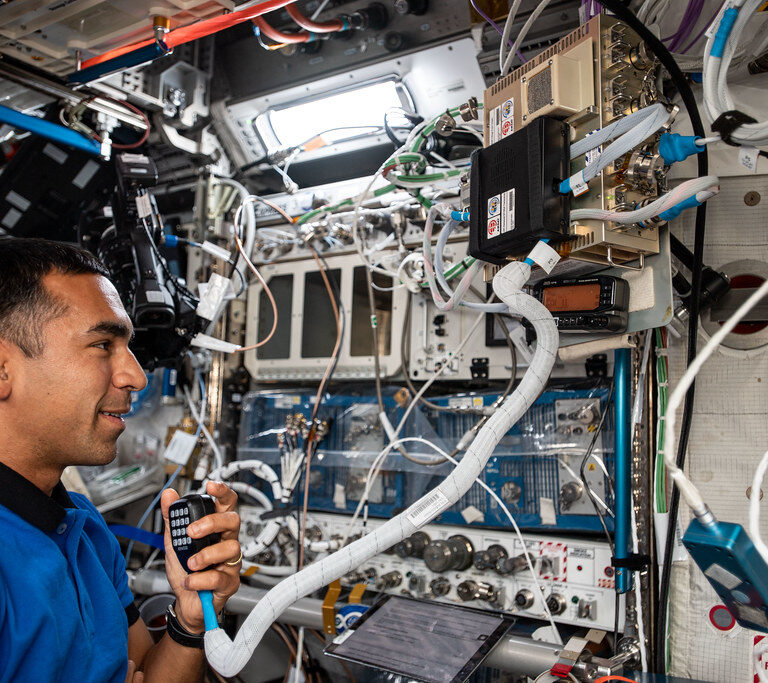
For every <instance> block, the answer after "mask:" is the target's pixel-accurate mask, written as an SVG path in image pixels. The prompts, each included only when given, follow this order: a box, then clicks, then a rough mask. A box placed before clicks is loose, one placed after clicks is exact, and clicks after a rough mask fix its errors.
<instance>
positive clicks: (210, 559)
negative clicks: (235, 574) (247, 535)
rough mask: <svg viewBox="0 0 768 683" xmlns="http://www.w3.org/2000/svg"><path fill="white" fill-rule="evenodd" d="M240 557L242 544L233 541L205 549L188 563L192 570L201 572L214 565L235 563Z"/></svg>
mask: <svg viewBox="0 0 768 683" xmlns="http://www.w3.org/2000/svg"><path fill="white" fill-rule="evenodd" d="M239 556H240V544H239V543H238V542H237V541H236V540H234V539H232V540H228V541H222V542H221V543H216V544H215V545H210V546H208V547H207V548H203V549H202V550H201V551H200V552H199V553H197V554H196V555H193V556H192V557H190V558H189V560H188V561H187V566H188V567H189V568H190V569H194V570H199V569H205V568H206V567H210V566H211V565H214V564H222V563H224V562H234V561H235V560H236V559H237V558H238V557H239ZM230 566H233V565H230Z"/></svg>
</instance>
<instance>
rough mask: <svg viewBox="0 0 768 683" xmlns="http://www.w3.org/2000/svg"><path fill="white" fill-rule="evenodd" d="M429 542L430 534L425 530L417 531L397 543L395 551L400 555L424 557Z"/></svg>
mask: <svg viewBox="0 0 768 683" xmlns="http://www.w3.org/2000/svg"><path fill="white" fill-rule="evenodd" d="M428 543H429V536H427V534H425V533H424V532H423V531H417V532H416V533H415V534H412V535H411V536H409V537H408V538H406V539H403V540H402V541H400V543H396V544H395V552H396V553H397V554H398V555H399V556H400V557H403V558H405V557H424V549H425V548H426V547H427V544H428Z"/></svg>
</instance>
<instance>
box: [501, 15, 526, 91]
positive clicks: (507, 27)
mask: <svg viewBox="0 0 768 683" xmlns="http://www.w3.org/2000/svg"><path fill="white" fill-rule="evenodd" d="M522 1H523V0H515V1H514V2H513V3H512V7H510V8H509V14H507V20H506V21H505V22H504V31H503V32H502V34H501V45H499V72H500V76H499V77H501V76H503V75H504V62H505V60H506V58H507V41H508V40H509V36H510V34H511V33H512V24H514V23H515V17H516V16H517V10H519V9H520V5H521V4H522Z"/></svg>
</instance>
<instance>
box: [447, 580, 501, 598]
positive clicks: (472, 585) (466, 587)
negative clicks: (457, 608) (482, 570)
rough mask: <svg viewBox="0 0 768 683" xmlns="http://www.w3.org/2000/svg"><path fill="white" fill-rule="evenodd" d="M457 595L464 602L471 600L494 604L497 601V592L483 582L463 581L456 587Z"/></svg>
mask: <svg viewBox="0 0 768 683" xmlns="http://www.w3.org/2000/svg"><path fill="white" fill-rule="evenodd" d="M456 594H457V595H458V596H459V598H460V599H461V600H463V601H464V602H468V601H469V600H485V601H486V602H493V601H494V600H495V599H496V590H495V589H494V587H493V586H491V584H489V583H483V582H482V581H462V582H461V583H460V584H459V585H458V586H456Z"/></svg>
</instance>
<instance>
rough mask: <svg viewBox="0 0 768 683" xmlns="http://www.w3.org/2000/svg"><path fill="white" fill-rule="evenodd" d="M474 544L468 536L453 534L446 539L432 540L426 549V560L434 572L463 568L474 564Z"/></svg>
mask: <svg viewBox="0 0 768 683" xmlns="http://www.w3.org/2000/svg"><path fill="white" fill-rule="evenodd" d="M472 551H473V548H472V544H471V543H470V542H469V539H468V538H467V537H466V536H461V535H458V534H457V535H456V536H451V537H450V538H448V539H446V540H444V541H443V540H439V541H432V542H431V543H429V545H427V547H426V549H425V550H424V562H426V563H427V567H429V568H430V569H431V570H432V571H433V572H444V571H447V570H450V569H457V570H459V571H460V570H462V569H466V568H467V567H469V566H470V565H471V564H472Z"/></svg>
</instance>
